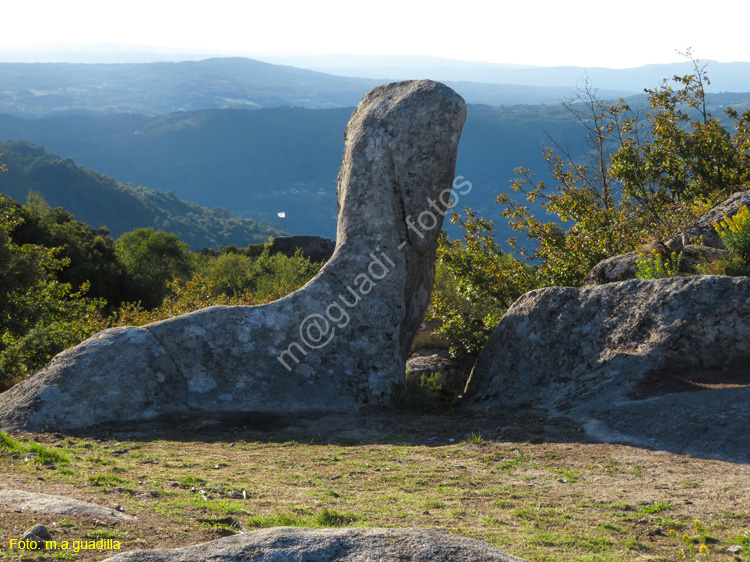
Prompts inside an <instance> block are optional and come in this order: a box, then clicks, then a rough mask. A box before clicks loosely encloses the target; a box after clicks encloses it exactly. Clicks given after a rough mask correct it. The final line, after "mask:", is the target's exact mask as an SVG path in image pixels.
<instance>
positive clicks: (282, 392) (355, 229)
mask: <svg viewBox="0 0 750 562" xmlns="http://www.w3.org/2000/svg"><path fill="white" fill-rule="evenodd" d="M465 118H466V107H465V104H464V101H463V99H462V98H461V97H460V96H459V95H458V94H456V93H455V92H454V91H453V90H451V89H450V88H448V87H447V86H444V85H442V84H439V83H436V82H431V81H427V80H423V81H409V82H399V83H393V84H387V85H384V86H379V87H377V88H374V89H373V90H372V91H370V92H369V93H368V94H367V95H366V96H365V97H364V98H363V100H362V101H361V103H360V104H359V106H358V107H357V109H356V110H355V111H354V113H353V115H352V117H351V120H350V121H349V125H348V127H347V130H346V137H345V140H346V143H345V148H344V156H343V160H342V163H341V170H340V172H339V179H338V207H339V223H338V232H337V245H336V249H335V252H334V254H333V257H332V258H331V260H330V261H329V262H328V263H327V264H326V266H325V267H324V268H323V269H322V270H321V271H320V273H319V274H318V275H317V276H316V277H315V278H314V279H312V280H311V281H310V282H309V283H308V284H307V285H306V286H305V287H303V288H301V289H300V290H298V291H296V292H295V293H292V294H291V295H289V296H287V297H285V298H283V299H281V300H278V301H276V302H273V303H270V304H267V305H264V306H257V307H244V306H236V307H226V306H219V307H210V308H206V309H203V310H200V311H197V312H193V313H190V314H185V315H183V316H179V317H176V318H172V319H170V320H165V321H162V322H157V323H154V324H149V325H147V326H143V327H127V328H114V329H109V330H105V331H103V332H100V333H99V334H97V335H95V336H93V337H91V338H89V339H88V340H86V341H84V342H83V343H81V344H80V345H78V346H77V347H75V348H72V349H69V350H67V351H65V352H63V353H61V354H59V355H58V356H57V357H55V358H54V359H53V360H52V362H51V363H50V364H49V365H48V366H47V367H46V368H45V369H43V370H42V371H40V372H39V373H37V374H35V375H34V376H32V377H31V378H29V379H28V380H26V381H23V382H22V383H20V384H18V385H16V386H15V387H13V388H11V389H10V390H9V391H7V392H6V393H4V394H3V395H2V397H0V427H3V428H6V429H7V428H17V429H26V430H31V431H38V430H52V429H60V430H62V429H77V428H86V427H89V426H93V425H96V424H99V423H102V422H109V421H117V420H144V419H152V418H155V417H157V416H160V415H164V414H184V413H190V412H195V414H196V415H202V414H203V415H206V414H208V413H214V412H274V413H302V412H333V411H350V410H352V409H356V408H359V407H361V406H364V405H368V404H369V405H377V404H385V403H388V401H389V400H390V396H391V394H392V392H393V390H394V389H395V388H397V387H398V386H399V385H401V384H403V378H404V365H405V360H406V354H407V352H408V349H409V345H410V344H411V341H412V339H413V337H414V334H415V332H416V330H417V328H418V326H419V324H420V322H421V320H422V318H423V316H424V313H425V310H426V307H427V304H428V300H429V294H430V289H431V286H432V281H433V276H434V258H435V249H436V245H437V238H438V234H439V232H440V227H441V225H442V219H443V216H442V213H441V212H439V211H440V210H442V209H443V207H440V205H441V204H440V203H439V201H441V200H442V201H446V202H447V201H448V198H449V197H448V196H449V193H450V189H451V187H452V182H453V176H454V172H455V163H456V150H457V147H458V140H459V137H460V134H461V129H462V127H463V123H464V120H465ZM436 202H437V203H436ZM420 216H421V217H422V219H423V220H422V221H421V222H420V221H419V220H418V219H419V218H420ZM433 217H434V219H433ZM420 224H421V225H423V226H420ZM409 225H411V226H409Z"/></svg>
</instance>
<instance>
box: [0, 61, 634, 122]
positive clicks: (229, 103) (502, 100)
mask: <svg viewBox="0 0 750 562" xmlns="http://www.w3.org/2000/svg"><path fill="white" fill-rule="evenodd" d="M394 78H397V79H407V78H408V79H421V78H433V76H432V75H430V72H427V71H425V70H414V71H413V72H408V73H406V75H404V76H401V77H387V76H386V77H383V78H380V79H375V78H353V77H344V76H334V75H331V74H326V73H322V72H316V71H312V70H306V69H300V68H295V67H291V66H282V65H274V64H269V63H266V62H261V61H257V60H252V59H246V58H240V57H233V58H213V59H205V60H200V61H182V62H154V63H117V64H114V63H112V64H104V63H97V64H82V63H0V85H1V87H0V113H5V114H10V115H17V116H22V117H45V116H49V115H65V114H71V113H72V114H78V115H81V114H83V115H86V114H96V113H140V114H144V115H164V114H167V113H172V112H175V111H194V110H201V109H232V108H235V109H254V108H262V107H281V106H292V107H305V108H311V109H322V108H333V107H353V106H356V105H357V104H358V103H359V101H360V100H361V99H362V97H363V96H364V94H365V93H367V92H368V91H369V90H370V89H372V88H373V87H374V86H376V85H378V84H382V83H384V82H389V81H392V79H394ZM447 83H448V85H449V86H451V87H453V88H454V89H455V90H456V91H457V92H458V93H459V94H461V95H462V96H464V98H465V99H466V100H467V102H468V103H483V104H488V105H504V104H520V103H530V104H539V103H559V102H560V100H562V99H564V98H566V97H568V96H569V95H570V94H571V93H572V92H573V89H574V87H575V82H572V83H571V84H568V85H563V86H550V87H547V86H543V85H532V86H524V85H513V84H511V85H503V84H489V83H479V82H467V81H465V80H463V81H449V82H447ZM628 93H631V92H628V91H624V90H623V91H619V90H618V91H611V92H610V91H607V92H602V94H603V95H605V96H608V97H610V96H618V95H626V94H628Z"/></svg>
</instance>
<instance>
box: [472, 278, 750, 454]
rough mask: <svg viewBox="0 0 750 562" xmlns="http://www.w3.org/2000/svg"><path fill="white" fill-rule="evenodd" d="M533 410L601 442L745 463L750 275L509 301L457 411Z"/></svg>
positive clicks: (543, 293) (563, 291) (749, 416)
mask: <svg viewBox="0 0 750 562" xmlns="http://www.w3.org/2000/svg"><path fill="white" fill-rule="evenodd" d="M518 405H537V406H540V407H543V408H547V409H548V410H550V411H551V412H553V413H557V414H561V415H566V416H569V417H571V418H573V419H574V420H576V421H578V422H579V423H581V424H583V426H584V427H585V428H586V430H587V431H588V432H589V434H590V435H591V436H592V437H594V438H596V439H599V440H604V441H623V442H629V443H634V444H640V445H648V446H653V447H657V448H662V449H666V450H670V451H673V452H680V453H692V454H696V455H706V456H711V457H715V458H723V459H726V460H738V461H742V462H750V433H749V432H748V431H747V429H748V428H749V427H750V278H747V277H716V276H693V277H676V278H669V279H658V280H634V281H626V282H622V283H612V284H608V285H602V286H595V287H586V288H582V289H578V288H569V287H567V288H563V287H552V288H547V289H540V290H536V291H532V292H530V293H527V294H526V295H523V296H522V297H521V298H520V299H518V300H517V301H516V302H515V303H514V304H513V306H512V307H511V308H510V309H509V310H508V312H507V313H506V314H505V316H504V317H503V319H502V321H501V322H500V323H499V324H498V326H497V328H496V329H495V331H494V332H493V334H492V336H491V337H490V339H489V341H488V342H487V344H486V345H485V347H484V349H483V350H482V352H481V354H480V356H479V359H478V360H477V363H476V366H475V368H474V370H473V372H472V375H471V379H470V381H469V384H468V387H467V393H466V395H465V399H464V404H463V407H464V408H469V409H483V408H494V407H504V406H518Z"/></svg>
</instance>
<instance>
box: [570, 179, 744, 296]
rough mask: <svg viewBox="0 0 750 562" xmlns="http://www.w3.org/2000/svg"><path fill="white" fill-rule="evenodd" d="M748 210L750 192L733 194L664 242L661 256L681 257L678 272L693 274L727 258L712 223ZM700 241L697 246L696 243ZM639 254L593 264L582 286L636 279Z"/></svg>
mask: <svg viewBox="0 0 750 562" xmlns="http://www.w3.org/2000/svg"><path fill="white" fill-rule="evenodd" d="M743 205H744V206H747V207H750V191H744V192H742V193H735V194H734V195H732V196H731V197H729V198H728V199H727V200H726V201H723V202H722V203H720V204H719V205H717V206H716V207H714V208H713V209H711V210H710V211H708V212H707V213H704V214H703V215H702V216H701V217H700V218H699V219H698V220H696V221H695V222H694V223H693V224H691V225H690V226H689V227H687V228H686V229H685V230H683V231H682V232H679V233H677V234H675V235H674V236H672V238H670V239H669V240H667V241H666V242H665V243H664V244H660V246H662V253H663V254H664V257H668V255H669V254H670V253H671V252H674V253H676V254H680V257H681V261H680V271H681V272H683V273H695V271H696V266H698V265H701V264H703V263H705V262H710V261H714V260H719V259H724V258H728V257H729V256H730V255H731V253H730V252H728V251H727V249H726V248H724V244H723V243H722V241H721V239H720V238H719V235H718V234H717V233H716V229H715V228H714V227H713V224H714V223H715V222H719V221H721V220H723V219H724V218H725V217H732V216H734V215H736V214H737V211H739V210H740V207H742V206H743ZM699 240H700V244H698V245H696V243H697V242H698V241H699ZM638 254H639V252H638V251H635V252H628V253H627V254H622V255H619V256H613V257H611V258H607V259H605V260H602V261H601V262H599V263H598V264H596V265H595V266H594V267H593V268H592V269H591V271H590V272H589V273H588V274H587V275H586V277H585V278H584V280H583V282H582V285H583V286H584V287H587V286H590V285H604V284H606V283H616V282H618V281H627V280H629V279H635V278H636V272H637V271H638V264H637V261H638Z"/></svg>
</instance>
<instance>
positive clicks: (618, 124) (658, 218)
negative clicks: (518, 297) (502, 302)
mask: <svg viewBox="0 0 750 562" xmlns="http://www.w3.org/2000/svg"><path fill="white" fill-rule="evenodd" d="M694 64H695V71H694V73H693V74H690V75H687V76H675V77H673V78H672V80H671V81H665V82H664V83H663V84H662V85H661V86H660V87H659V88H656V89H653V90H646V92H647V105H648V109H647V112H646V114H645V116H643V115H642V114H641V112H640V110H638V109H637V108H636V109H633V108H631V106H630V105H629V104H627V103H626V102H625V101H624V100H622V99H620V100H619V101H617V102H616V103H608V102H605V101H601V100H599V99H598V98H597V97H596V94H595V92H594V91H593V90H592V89H590V88H589V87H588V86H585V87H584V89H582V90H581V92H580V94H579V96H578V98H576V99H575V100H571V101H570V102H568V104H567V107H568V109H569V110H570V111H571V112H572V113H573V114H574V115H575V116H576V117H577V118H578V119H579V121H580V122H581V124H583V125H584V126H585V128H586V131H587V136H588V143H589V152H588V154H587V155H586V158H584V159H581V158H577V157H575V155H573V154H571V153H570V152H569V151H568V150H567V149H566V147H565V146H564V145H561V144H559V143H555V142H553V143H552V145H551V146H547V147H545V148H544V157H545V160H546V161H547V163H548V164H549V166H550V168H551V171H552V176H553V178H554V180H555V181H556V183H557V185H555V186H553V187H550V186H548V185H546V184H545V183H544V182H543V181H535V180H534V178H533V172H531V171H530V170H526V169H523V168H521V169H518V170H517V173H518V178H517V179H516V180H515V181H514V182H513V185H512V187H513V190H514V191H516V192H520V193H522V194H523V195H524V198H525V200H526V202H525V203H520V202H518V201H516V200H515V199H514V198H513V197H512V196H511V195H509V194H503V195H501V196H499V198H498V201H499V202H500V203H501V204H503V205H504V210H503V212H502V214H503V216H504V217H506V218H507V219H508V221H509V224H510V226H511V227H512V228H513V229H514V230H515V231H517V232H518V233H519V234H521V235H523V236H524V237H525V238H526V239H528V241H529V243H528V245H527V246H523V245H519V244H518V240H517V239H512V240H511V244H513V245H514V247H517V248H519V250H520V253H521V254H525V255H526V257H528V258H529V259H531V260H532V261H534V262H535V263H537V264H538V284H539V285H540V286H544V285H578V284H580V282H581V280H582V279H583V277H584V276H585V275H586V273H587V272H588V271H589V270H590V269H591V267H593V266H594V265H595V264H596V263H598V262H599V261H601V260H602V259H605V258H607V257H610V256H612V255H616V254H621V253H624V252H628V251H631V250H633V249H635V248H637V247H638V246H639V245H641V244H643V243H645V242H646V241H647V240H648V239H650V238H654V237H657V238H666V237H668V236H670V235H671V234H674V233H675V232H676V231H677V230H679V229H680V228H682V227H684V226H685V225H686V224H687V223H689V222H690V221H692V220H693V219H694V218H695V217H696V216H697V215H698V214H700V212H702V211H703V210H705V209H706V208H707V207H710V206H712V205H714V204H716V203H718V202H719V201H721V200H723V199H725V198H726V197H727V196H729V195H730V194H731V193H733V192H735V191H738V190H741V189H744V188H743V185H744V184H745V183H746V182H747V181H748V179H750V161H749V160H748V158H750V156H749V154H750V111H746V112H745V113H744V114H742V115H740V114H738V113H737V112H736V111H734V110H733V109H731V108H728V109H727V110H726V119H728V120H729V121H730V122H731V123H732V129H733V131H729V130H727V128H726V127H725V126H724V124H723V123H722V121H721V120H720V119H718V118H716V117H714V116H713V115H712V114H711V113H710V112H709V110H708V107H707V104H706V94H705V86H706V85H707V84H708V77H707V74H706V67H705V65H702V64H700V63H699V62H698V61H695V62H694ZM539 209H541V211H543V212H541V213H540V212H539ZM526 239H524V240H523V241H522V242H523V243H524V244H526V243H527V240H526ZM525 247H530V248H531V249H530V250H526V249H525Z"/></svg>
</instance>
